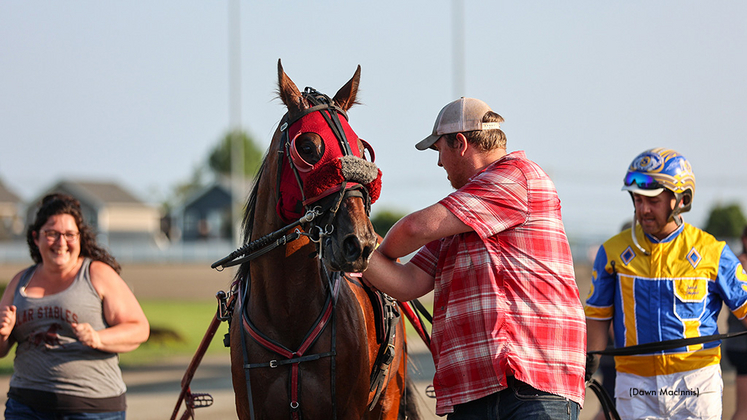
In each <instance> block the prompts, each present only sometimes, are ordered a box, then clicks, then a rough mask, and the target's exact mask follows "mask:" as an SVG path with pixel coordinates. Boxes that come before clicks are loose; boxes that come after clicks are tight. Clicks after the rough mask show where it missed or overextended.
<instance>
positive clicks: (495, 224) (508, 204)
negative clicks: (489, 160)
mask: <svg viewBox="0 0 747 420" xmlns="http://www.w3.org/2000/svg"><path fill="white" fill-rule="evenodd" d="M502 169H504V170H503V171H501V173H500V174H498V173H495V172H486V173H483V174H481V175H480V176H478V177H476V178H475V179H473V180H471V181H470V182H469V183H467V185H465V186H463V187H462V188H460V189H459V190H457V191H455V192H453V193H451V194H450V195H448V196H447V197H446V198H444V199H443V200H441V201H440V203H441V204H442V205H444V206H445V207H446V208H447V209H449V211H450V212H452V213H453V214H454V215H455V216H456V217H457V218H459V220H461V221H462V222H463V223H464V224H466V225H467V226H469V227H471V228H472V229H473V230H474V231H475V232H477V234H478V235H479V236H480V237H481V238H488V237H490V236H493V235H495V234H496V233H499V232H502V231H504V230H508V229H510V228H512V227H515V226H518V225H520V224H522V223H524V222H525V221H526V220H527V213H528V194H527V180H526V178H525V176H524V174H523V173H522V172H521V170H519V168H515V167H509V169H513V170H508V171H507V170H505V169H506V168H502Z"/></svg>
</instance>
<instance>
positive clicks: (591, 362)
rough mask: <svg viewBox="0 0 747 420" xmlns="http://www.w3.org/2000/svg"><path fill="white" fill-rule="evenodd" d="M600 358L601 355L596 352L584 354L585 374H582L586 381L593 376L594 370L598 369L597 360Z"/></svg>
mask: <svg viewBox="0 0 747 420" xmlns="http://www.w3.org/2000/svg"><path fill="white" fill-rule="evenodd" d="M601 358H602V356H600V355H598V354H587V355H586V374H585V375H584V379H585V380H586V381H587V382H588V381H590V380H591V377H592V376H594V372H596V371H597V369H599V360H600V359H601Z"/></svg>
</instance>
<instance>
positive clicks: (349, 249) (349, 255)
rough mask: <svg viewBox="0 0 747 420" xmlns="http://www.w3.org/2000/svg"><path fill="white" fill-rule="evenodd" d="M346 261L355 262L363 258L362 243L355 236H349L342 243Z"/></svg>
mask: <svg viewBox="0 0 747 420" xmlns="http://www.w3.org/2000/svg"><path fill="white" fill-rule="evenodd" d="M342 249H343V250H344V252H345V260H347V261H355V260H357V259H358V258H359V257H360V256H361V243H360V241H359V240H358V237H356V236H355V235H351V236H348V237H347V238H345V240H344V241H343V243H342Z"/></svg>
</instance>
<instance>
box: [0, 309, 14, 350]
mask: <svg viewBox="0 0 747 420" xmlns="http://www.w3.org/2000/svg"><path fill="white" fill-rule="evenodd" d="M15 326H16V306H15V305H10V306H3V308H2V309H0V339H2V340H3V341H7V340H8V337H10V334H11V333H12V332H13V328H14V327H15Z"/></svg>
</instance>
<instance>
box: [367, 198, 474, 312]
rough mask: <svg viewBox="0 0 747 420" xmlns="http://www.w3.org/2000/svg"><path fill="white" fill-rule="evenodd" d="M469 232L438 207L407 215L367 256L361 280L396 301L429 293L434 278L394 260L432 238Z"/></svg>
mask: <svg viewBox="0 0 747 420" xmlns="http://www.w3.org/2000/svg"><path fill="white" fill-rule="evenodd" d="M470 230H472V229H471V228H470V227H469V226H467V225H465V224H464V223H462V221H461V220H459V219H458V218H457V217H456V216H454V214H452V213H451V212H450V211H449V210H448V209H447V208H446V207H444V206H443V205H441V204H434V205H432V206H430V207H426V208H424V209H423V210H419V211H416V212H415V213H412V214H409V215H407V216H405V217H403V218H402V219H400V220H399V221H398V222H397V223H395V224H394V226H392V228H391V229H389V232H388V233H387V235H386V237H385V238H384V240H383V241H382V242H381V246H379V248H377V249H376V251H375V252H374V253H373V256H372V257H371V261H370V262H369V265H368V270H366V272H365V273H364V274H363V277H364V280H365V281H366V282H367V283H369V284H370V285H372V286H374V287H376V288H377V289H379V290H381V291H382V292H384V293H386V294H388V295H389V296H392V297H394V298H395V299H397V300H400V301H408V300H412V299H416V298H419V297H421V296H423V295H424V294H426V293H428V292H430V291H431V290H433V284H434V281H435V279H434V278H433V277H432V276H430V275H429V274H428V273H426V272H424V271H423V270H421V269H420V268H418V267H417V266H415V265H414V264H412V263H407V264H400V263H398V262H396V259H397V258H400V257H404V256H406V255H408V254H410V253H412V252H414V251H417V250H418V249H420V247H422V246H423V245H425V244H427V243H428V242H431V241H433V240H436V239H440V238H444V237H447V236H451V235H456V234H458V233H462V232H468V231H470Z"/></svg>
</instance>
